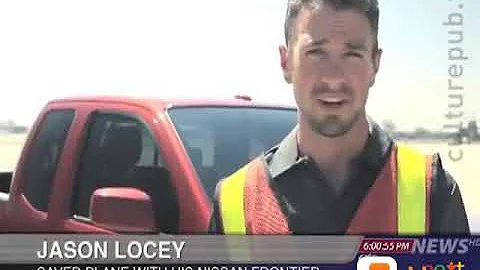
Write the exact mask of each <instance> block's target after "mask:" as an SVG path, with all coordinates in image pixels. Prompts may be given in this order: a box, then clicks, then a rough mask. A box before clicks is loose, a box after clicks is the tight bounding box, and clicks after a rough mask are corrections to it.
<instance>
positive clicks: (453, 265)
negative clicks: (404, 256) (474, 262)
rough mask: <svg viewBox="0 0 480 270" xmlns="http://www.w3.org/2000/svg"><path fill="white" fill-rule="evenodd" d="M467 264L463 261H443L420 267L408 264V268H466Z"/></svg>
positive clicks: (451, 269)
mask: <svg viewBox="0 0 480 270" xmlns="http://www.w3.org/2000/svg"><path fill="white" fill-rule="evenodd" d="M463 267H465V264H464V263H462V262H461V261H458V262H456V263H454V262H449V263H442V264H423V265H421V266H420V267H419V268H416V267H414V266H413V265H409V266H408V270H417V269H420V270H464V269H463Z"/></svg>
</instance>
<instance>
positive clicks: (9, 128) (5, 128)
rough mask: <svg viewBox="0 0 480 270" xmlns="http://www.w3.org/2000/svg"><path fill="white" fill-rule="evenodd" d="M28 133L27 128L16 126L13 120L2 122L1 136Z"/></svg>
mask: <svg viewBox="0 0 480 270" xmlns="http://www.w3.org/2000/svg"><path fill="white" fill-rule="evenodd" d="M27 131H28V128H27V127H25V126H19V125H16V124H15V122H14V121H12V120H8V121H0V134H8V133H25V132H27Z"/></svg>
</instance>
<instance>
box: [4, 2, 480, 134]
mask: <svg viewBox="0 0 480 270" xmlns="http://www.w3.org/2000/svg"><path fill="white" fill-rule="evenodd" d="M286 1H287V0H281V1H279V0H275V1H274V0H262V1H258V0H243V1H235V2H234V1H221V0H204V1H193V0H185V1H160V0H158V1H147V0H145V1H140V0H138V1H133V0H132V1H125V0H83V1H66V0H44V1H36V0H15V1H0V91H1V92H0V93H1V94H2V96H1V98H0V121H1V120H7V119H13V120H15V121H16V122H18V123H21V124H26V125H29V124H31V123H32V122H33V121H34V120H35V117H36V116H37V113H38V112H39V111H40V109H41V108H42V107H43V106H44V105H45V103H46V102H48V101H49V100H51V99H55V98H61V97H68V96H83V95H89V96H90V95H127V96H143V97H180V98H183V97H209V98H211V97H213V98H231V97H233V96H234V95H235V94H248V95H250V96H251V97H252V98H253V99H254V100H259V101H270V102H272V101H273V102H278V103H282V104H283V103H286V104H294V99H293V94H292V90H291V86H290V85H288V84H286V83H285V82H284V80H283V77H282V74H281V69H280V66H279V56H278V45H279V44H282V43H283V40H284V37H283V19H284V15H285V7H286ZM379 2H380V29H379V31H380V33H379V41H380V46H381V47H382V49H383V51H384V53H383V59H382V63H381V67H380V71H379V73H378V76H377V80H376V83H375V85H374V87H372V88H371V89H370V96H369V101H368V104H367V112H368V114H370V115H371V116H372V117H373V118H374V119H375V120H377V121H379V122H380V121H383V120H385V119H391V120H393V121H394V122H395V123H396V125H397V126H398V128H399V129H405V130H408V129H410V130H411V129H414V128H416V127H419V126H423V127H426V128H429V129H436V130H441V129H442V127H443V126H444V125H446V124H451V123H456V122H457V121H468V120H470V119H476V120H480V106H476V103H478V102H479V101H480V91H478V90H479V89H480V80H479V79H478V75H479V74H480V60H479V59H480V36H479V35H478V34H476V33H475V32H477V31H478V28H479V27H480V18H479V17H478V12H479V11H480V1H467V0H423V1H418V0H403V1H394V0H379ZM459 5H462V8H460V7H459ZM453 13H457V15H456V17H454V19H455V18H456V19H458V18H459V16H460V15H458V14H461V16H462V18H463V19H462V24H461V25H459V26H451V25H450V26H448V25H443V23H444V22H446V21H448V18H449V14H453ZM449 31H461V32H462V33H463V41H462V42H461V43H458V44H449V43H448V40H449V39H450V38H452V37H455V36H454V35H449V33H448V32H449ZM455 47H456V49H453V48H455ZM452 49H453V50H452ZM449 50H452V51H451V53H452V54H455V53H458V52H459V50H462V51H463V54H464V56H466V57H467V58H468V59H465V60H453V59H452V60H450V59H449ZM451 65H462V68H463V70H462V71H463V74H462V75H461V76H459V77H456V78H451V77H450V75H449V68H450V66H451ZM457 72H458V68H457ZM449 79H452V84H453V85H456V86H462V87H463V90H456V91H455V90H449ZM452 93H454V94H459V95H461V97H462V98H463V104H462V105H461V107H460V108H458V109H457V110H460V111H462V112H463V114H464V117H463V118H461V119H459V120H448V119H447V118H445V116H444V115H445V114H446V113H448V110H449V109H448V105H449V103H455V102H456V101H457V100H454V99H451V98H450V99H449V96H448V95H449V94H452Z"/></svg>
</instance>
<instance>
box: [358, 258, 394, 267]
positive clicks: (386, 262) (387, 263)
mask: <svg viewBox="0 0 480 270" xmlns="http://www.w3.org/2000/svg"><path fill="white" fill-rule="evenodd" d="M357 270H397V261H395V259H394V258H392V257H388V256H366V257H361V258H360V259H359V260H358V262H357Z"/></svg>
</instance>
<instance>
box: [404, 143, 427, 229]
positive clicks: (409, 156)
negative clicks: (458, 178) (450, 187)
mask: <svg viewBox="0 0 480 270" xmlns="http://www.w3.org/2000/svg"><path fill="white" fill-rule="evenodd" d="M426 172H427V159H426V157H425V155H424V154H423V153H421V152H419V151H417V150H415V149H413V148H412V147H409V146H406V145H404V144H399V145H398V146H397V179H398V180H397V204H398V205H397V226H398V234H425V232H426V229H427V228H426V199H427V198H426V190H427V189H426V183H427V181H426V177H427V175H426Z"/></svg>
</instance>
